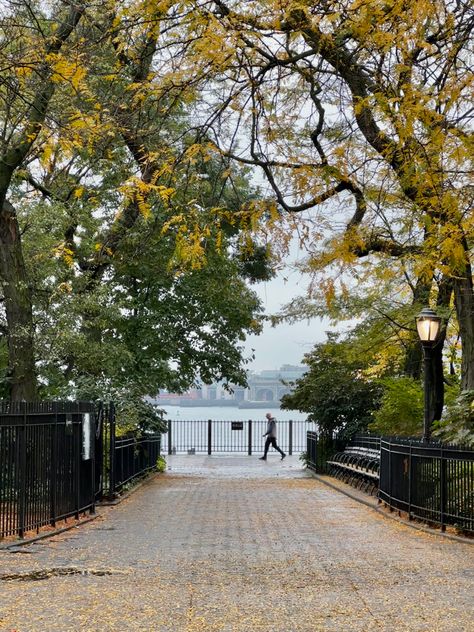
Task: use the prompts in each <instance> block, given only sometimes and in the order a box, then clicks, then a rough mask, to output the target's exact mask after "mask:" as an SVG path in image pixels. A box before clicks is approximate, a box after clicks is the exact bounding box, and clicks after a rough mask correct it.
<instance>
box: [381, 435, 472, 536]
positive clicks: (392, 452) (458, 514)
mask: <svg viewBox="0 0 474 632" xmlns="http://www.w3.org/2000/svg"><path fill="white" fill-rule="evenodd" d="M379 498H380V500H382V501H384V502H385V503H387V505H389V506H390V507H392V508H394V509H399V510H401V511H404V512H406V513H407V514H408V516H409V518H417V519H420V520H424V521H426V522H429V523H433V524H437V525H439V526H440V527H441V528H442V529H443V530H444V529H445V528H446V525H453V526H455V527H457V528H458V529H460V530H463V531H472V532H474V451H473V450H469V449H467V448H462V447H458V446H449V445H441V444H438V443H434V442H430V443H425V442H421V441H416V440H405V439H398V438H395V439H382V440H381V462H380V486H379Z"/></svg>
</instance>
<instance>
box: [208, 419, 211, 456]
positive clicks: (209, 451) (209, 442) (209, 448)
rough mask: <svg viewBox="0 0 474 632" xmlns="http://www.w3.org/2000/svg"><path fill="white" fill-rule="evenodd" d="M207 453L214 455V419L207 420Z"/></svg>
mask: <svg viewBox="0 0 474 632" xmlns="http://www.w3.org/2000/svg"><path fill="white" fill-rule="evenodd" d="M207 453H208V454H209V455H211V454H212V419H208V420H207Z"/></svg>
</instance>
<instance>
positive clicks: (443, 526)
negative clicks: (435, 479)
mask: <svg viewBox="0 0 474 632" xmlns="http://www.w3.org/2000/svg"><path fill="white" fill-rule="evenodd" d="M440 459H441V463H440V466H441V467H440V470H441V471H440V478H441V480H440V487H441V488H440V499H439V500H440V503H439V504H440V507H439V509H440V523H441V531H446V524H445V517H446V495H447V494H446V492H447V489H446V484H447V476H446V466H447V461H446V458H445V455H444V450H443V447H442V446H441V448H440Z"/></svg>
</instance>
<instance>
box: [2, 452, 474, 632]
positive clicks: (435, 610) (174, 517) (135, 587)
mask: <svg viewBox="0 0 474 632" xmlns="http://www.w3.org/2000/svg"><path fill="white" fill-rule="evenodd" d="M168 462H169V464H170V467H171V469H170V470H168V472H166V474H164V475H161V476H158V477H156V478H155V479H154V480H152V481H151V482H149V483H147V484H146V485H144V486H143V487H142V488H141V489H140V490H138V491H137V492H136V493H134V494H133V495H132V496H130V497H129V498H128V499H127V500H125V501H124V502H122V503H121V504H120V505H118V506H116V507H110V508H107V509H105V510H101V514H102V515H101V517H100V518H99V519H97V520H95V521H94V522H92V523H90V524H88V525H85V526H83V527H81V528H80V529H77V530H74V531H72V532H68V533H65V534H62V535H61V536H56V537H55V538H54V539H53V540H43V541H41V543H39V542H38V543H36V544H34V545H29V546H27V547H22V548H21V547H19V548H17V549H16V550H15V551H14V552H8V551H0V629H1V630H8V631H10V632H12V631H13V630H15V631H16V632H36V631H38V632H49V631H51V632H52V631H60V632H67V631H72V630H74V631H75V630H87V631H98V632H106V631H120V632H122V631H123V632H127V631H129V630H130V631H135V630H137V631H138V630H139V631H141V632H148V631H157V632H198V631H199V632H244V631H245V632H247V631H249V632H250V631H252V632H298V631H304V632H315V631H319V630H334V631H336V630H337V631H338V632H340V631H346V630H347V631H351V632H352V631H354V632H356V631H361V632H362V631H363V632H366V631H369V630H386V631H392V630H393V631H395V630H396V631H397V632H398V631H407V632H408V631H409V632H415V631H421V630H423V631H426V632H435V631H436V632H442V631H443V632H444V631H448V630H449V631H453V632H462V631H466V632H472V630H474V600H473V595H474V547H472V546H470V545H466V544H463V543H460V542H455V541H450V540H446V539H443V538H441V537H439V536H431V535H428V534H426V533H423V532H419V531H415V530H413V529H411V528H409V527H406V526H404V525H400V524H398V523H397V522H394V521H391V520H388V519H386V518H384V517H383V516H381V515H379V514H378V513H376V512H374V511H372V510H371V509H369V508H368V507H366V506H364V505H361V504H359V503H357V502H355V501H354V500H352V499H350V498H348V497H346V496H344V495H343V494H340V493H339V492H337V491H334V490H332V489H330V488H328V487H327V486H325V485H323V484H322V483H320V482H318V481H317V480H315V479H313V478H311V477H310V476H309V475H307V474H306V473H305V472H304V471H303V470H301V467H300V463H299V462H298V460H297V458H296V457H292V458H290V457H289V458H287V459H286V460H285V461H283V462H281V461H280V460H279V459H278V458H277V457H276V456H272V457H271V458H270V459H269V461H268V462H267V463H264V462H261V461H258V459H257V458H256V457H236V458H229V457H225V458H219V457H209V458H207V457H187V456H186V457H178V456H177V457H169V459H168ZM9 574H10V575H14V576H16V579H14V578H10V579H9V580H6V576H7V575H9ZM34 577H36V578H43V581H38V580H36V581H33V578H34ZM2 578H3V579H2Z"/></svg>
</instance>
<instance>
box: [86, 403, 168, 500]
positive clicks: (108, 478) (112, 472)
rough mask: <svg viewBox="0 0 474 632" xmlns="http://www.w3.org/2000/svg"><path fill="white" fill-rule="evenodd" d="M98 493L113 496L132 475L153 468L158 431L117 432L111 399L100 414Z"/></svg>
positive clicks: (135, 476)
mask: <svg viewBox="0 0 474 632" xmlns="http://www.w3.org/2000/svg"><path fill="white" fill-rule="evenodd" d="M99 423H100V425H101V428H100V433H99V436H100V437H101V440H100V443H101V450H102V452H103V458H102V461H101V466H102V467H101V496H106V497H109V498H111V497H114V496H115V495H116V494H118V493H119V492H120V491H122V490H123V487H124V486H125V485H127V484H128V483H130V482H131V481H133V480H134V479H135V478H137V477H139V476H142V475H143V474H146V473H147V472H149V471H150V470H153V469H155V468H156V464H157V460H158V457H159V456H160V447H161V435H160V434H137V433H127V434H122V435H121V434H120V432H119V431H118V430H117V423H116V412H115V406H114V405H113V403H110V404H109V406H108V407H107V408H105V409H102V411H101V415H100V422H99Z"/></svg>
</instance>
